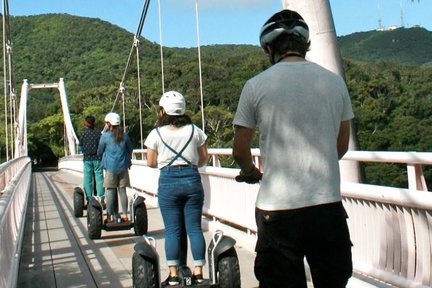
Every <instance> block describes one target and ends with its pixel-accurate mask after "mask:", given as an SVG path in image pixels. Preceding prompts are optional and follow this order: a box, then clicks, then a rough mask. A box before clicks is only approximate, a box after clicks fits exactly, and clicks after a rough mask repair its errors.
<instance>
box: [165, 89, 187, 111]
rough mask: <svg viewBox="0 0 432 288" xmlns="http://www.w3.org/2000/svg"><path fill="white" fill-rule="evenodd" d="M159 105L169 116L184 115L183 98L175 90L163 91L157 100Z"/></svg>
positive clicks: (184, 105)
mask: <svg viewBox="0 0 432 288" xmlns="http://www.w3.org/2000/svg"><path fill="white" fill-rule="evenodd" d="M159 106H161V107H162V108H164V110H165V113H166V114H168V115H171V116H180V115H184V114H185V110H186V103H185V99H184V97H183V95H182V94H180V93H179V92H177V91H168V92H165V93H164V94H163V95H162V97H161V99H160V100H159Z"/></svg>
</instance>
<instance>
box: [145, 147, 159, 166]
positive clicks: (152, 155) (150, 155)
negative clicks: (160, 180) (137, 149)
mask: <svg viewBox="0 0 432 288" xmlns="http://www.w3.org/2000/svg"><path fill="white" fill-rule="evenodd" d="M157 156H158V154H157V151H156V150H153V149H149V148H147V166H150V167H152V168H157Z"/></svg>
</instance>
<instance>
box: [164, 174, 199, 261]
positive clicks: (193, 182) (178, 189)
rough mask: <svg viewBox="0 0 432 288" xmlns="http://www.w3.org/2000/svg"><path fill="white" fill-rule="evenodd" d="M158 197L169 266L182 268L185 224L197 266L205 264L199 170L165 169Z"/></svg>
mask: <svg viewBox="0 0 432 288" xmlns="http://www.w3.org/2000/svg"><path fill="white" fill-rule="evenodd" d="M158 197H159V206H160V210H161V214H162V218H163V221H164V225H165V254H166V257H167V264H168V266H177V265H179V262H180V246H181V245H180V239H181V231H182V227H183V223H184V224H185V226H186V232H187V235H188V236H189V241H190V244H191V249H192V256H193V259H194V265H195V266H203V265H205V240H204V235H203V232H202V228H201V215H202V209H203V204H204V190H203V186H202V183H201V176H200V175H199V172H198V169H197V168H195V167H192V166H169V167H164V168H162V169H161V171H160V177H159V189H158Z"/></svg>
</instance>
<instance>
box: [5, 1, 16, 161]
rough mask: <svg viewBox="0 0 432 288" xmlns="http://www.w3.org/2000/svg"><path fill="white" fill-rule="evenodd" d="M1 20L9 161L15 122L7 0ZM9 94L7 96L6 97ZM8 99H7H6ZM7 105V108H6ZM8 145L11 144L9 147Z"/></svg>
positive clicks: (7, 154) (10, 36) (6, 147)
mask: <svg viewBox="0 0 432 288" xmlns="http://www.w3.org/2000/svg"><path fill="white" fill-rule="evenodd" d="M2 4H3V5H2V10H3V13H2V20H3V88H4V105H5V107H4V113H5V115H4V119H5V152H6V155H5V156H6V157H5V160H6V161H9V158H10V157H9V149H10V150H11V151H13V146H14V139H13V135H14V133H13V132H14V130H13V129H14V124H15V117H14V114H12V113H15V111H14V110H15V103H14V102H15V96H14V94H15V90H14V88H13V81H12V80H13V78H12V75H13V74H12V56H11V55H12V40H11V39H12V33H11V29H10V20H9V18H10V17H9V2H8V0H3V3H2ZM8 95H9V97H8ZM8 99H9V101H8ZM8 105H9V109H8ZM8 113H11V114H10V120H8ZM9 123H10V125H11V126H10V135H11V137H12V138H11V140H9V131H8V130H9V127H8V126H9ZM9 145H10V146H11V147H10V148H9Z"/></svg>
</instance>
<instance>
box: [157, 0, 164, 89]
mask: <svg viewBox="0 0 432 288" xmlns="http://www.w3.org/2000/svg"><path fill="white" fill-rule="evenodd" d="M161 18H162V17H161V5H160V0H158V19H159V42H160V44H159V47H160V60H161V77H162V80H161V81H162V94H163V93H165V74H164V57H163V45H162V19H161Z"/></svg>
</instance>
